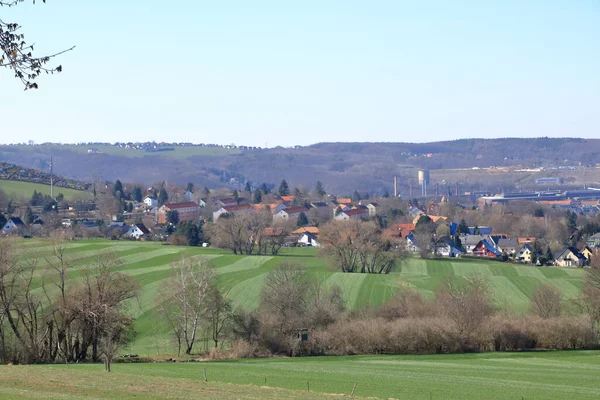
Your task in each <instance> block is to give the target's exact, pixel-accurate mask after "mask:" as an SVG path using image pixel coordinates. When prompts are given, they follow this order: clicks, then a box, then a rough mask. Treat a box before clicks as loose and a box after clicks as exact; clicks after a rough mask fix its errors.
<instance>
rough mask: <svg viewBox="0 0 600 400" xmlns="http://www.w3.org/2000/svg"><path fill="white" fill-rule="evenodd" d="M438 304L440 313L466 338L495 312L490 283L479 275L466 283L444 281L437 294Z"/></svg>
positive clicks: (450, 279) (448, 279)
mask: <svg viewBox="0 0 600 400" xmlns="http://www.w3.org/2000/svg"><path fill="white" fill-rule="evenodd" d="M436 303H437V306H438V309H439V310H440V312H441V313H442V314H444V315H446V316H447V317H448V318H450V319H451V320H452V321H453V322H454V323H455V324H456V327H457V329H458V331H459V332H460V333H461V334H462V335H465V336H466V337H468V336H469V335H470V334H472V333H474V332H476V331H477V329H478V328H479V327H480V325H481V324H482V323H483V322H484V321H485V318H486V317H488V316H490V315H492V313H493V311H494V309H493V306H492V301H491V294H490V289H489V286H488V283H487V281H486V280H485V279H484V278H483V277H480V276H477V275H473V276H470V277H469V278H468V279H467V280H466V281H457V280H454V279H452V278H447V279H444V281H443V282H442V285H441V286H440V288H439V289H438V290H437V292H436Z"/></svg>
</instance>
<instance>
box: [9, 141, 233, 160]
mask: <svg viewBox="0 0 600 400" xmlns="http://www.w3.org/2000/svg"><path fill="white" fill-rule="evenodd" d="M172 147H173V150H171V151H158V152H148V151H144V150H135V149H126V148H124V147H117V146H108V145H105V144H98V145H81V144H47V145H42V146H27V145H11V146H8V147H4V146H0V151H1V150H3V149H4V150H6V149H8V150H10V151H15V150H19V151H24V152H40V153H44V154H53V153H56V152H64V151H73V152H75V153H78V154H86V155H87V156H88V157H102V155H103V154H106V155H111V156H121V157H127V158H137V157H147V156H162V157H170V158H179V159H185V158H189V157H215V156H226V155H231V154H238V153H240V152H241V151H240V150H237V149H228V148H224V147H204V146H177V145H175V146H172ZM90 148H95V149H98V152H99V153H97V154H88V149H90Z"/></svg>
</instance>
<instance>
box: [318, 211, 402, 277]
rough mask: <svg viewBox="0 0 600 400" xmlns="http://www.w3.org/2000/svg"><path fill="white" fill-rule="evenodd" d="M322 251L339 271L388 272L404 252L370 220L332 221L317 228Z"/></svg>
mask: <svg viewBox="0 0 600 400" xmlns="http://www.w3.org/2000/svg"><path fill="white" fill-rule="evenodd" d="M320 238H321V242H322V243H323V249H322V254H323V255H324V256H326V257H329V258H331V259H332V260H333V262H334V263H335V265H336V268H339V269H340V270H341V271H342V272H360V273H369V274H388V273H390V272H391V271H392V270H393V268H394V266H395V264H396V261H397V260H398V259H401V258H402V257H403V255H404V251H403V249H402V248H400V247H399V246H393V244H392V243H391V242H390V241H389V240H386V239H384V238H383V236H382V234H381V229H380V228H379V227H378V226H377V224H375V223H374V222H371V221H369V222H362V221H357V220H355V221H332V222H330V223H328V224H326V225H325V226H323V228H322V229H321V233H320Z"/></svg>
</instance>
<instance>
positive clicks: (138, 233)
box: [124, 224, 150, 240]
mask: <svg viewBox="0 0 600 400" xmlns="http://www.w3.org/2000/svg"><path fill="white" fill-rule="evenodd" d="M124 236H125V237H126V238H130V239H136V240H139V239H141V238H142V237H148V236H150V230H148V228H146V225H144V224H133V225H131V227H130V228H129V230H128V231H127V233H125V235H124Z"/></svg>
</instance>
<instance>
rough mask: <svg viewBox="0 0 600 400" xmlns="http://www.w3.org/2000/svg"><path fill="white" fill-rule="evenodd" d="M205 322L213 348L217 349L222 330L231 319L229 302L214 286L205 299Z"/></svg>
mask: <svg viewBox="0 0 600 400" xmlns="http://www.w3.org/2000/svg"><path fill="white" fill-rule="evenodd" d="M206 303H207V305H206V308H207V311H206V321H207V322H208V324H209V326H210V333H211V338H212V340H213V343H214V345H215V348H217V347H219V341H220V339H221V336H222V334H223V330H224V329H225V327H226V326H227V324H228V322H229V321H230V319H231V317H232V307H231V301H230V300H229V299H228V298H226V297H224V296H223V295H222V294H221V292H220V291H219V289H218V288H217V287H215V286H214V285H213V286H212V287H211V289H210V293H209V294H208V296H207V298H206Z"/></svg>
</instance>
